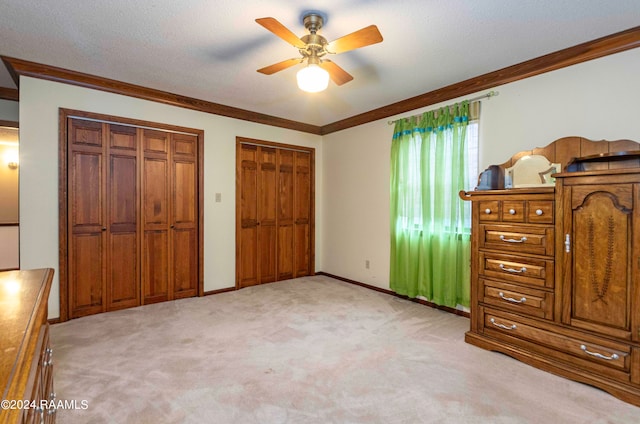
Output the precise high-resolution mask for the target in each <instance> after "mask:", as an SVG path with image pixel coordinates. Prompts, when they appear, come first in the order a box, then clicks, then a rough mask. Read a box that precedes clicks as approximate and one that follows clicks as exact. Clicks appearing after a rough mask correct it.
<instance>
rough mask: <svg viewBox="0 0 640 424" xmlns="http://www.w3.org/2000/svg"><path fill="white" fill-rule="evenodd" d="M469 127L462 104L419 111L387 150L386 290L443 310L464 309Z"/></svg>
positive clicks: (467, 272) (466, 109) (467, 263)
mask: <svg viewBox="0 0 640 424" xmlns="http://www.w3.org/2000/svg"><path fill="white" fill-rule="evenodd" d="M468 123H469V104H468V102H462V103H460V104H456V105H453V106H451V107H444V108H441V109H439V110H437V111H430V112H425V113H424V114H423V115H422V116H421V117H419V118H417V117H412V118H409V119H402V120H399V121H397V122H396V126H395V130H394V135H393V141H392V144H391V267H390V268H391V271H390V286H391V289H392V290H394V291H395V292H396V293H398V294H402V295H406V296H408V297H412V298H413V297H417V296H423V297H425V298H426V299H428V300H429V301H431V302H434V303H436V304H438V305H444V306H449V307H456V306H457V305H463V306H469V292H470V252H471V247H470V245H471V231H470V230H471V229H470V212H469V211H470V209H469V208H468V207H466V205H464V203H463V201H462V200H461V199H460V198H459V197H458V193H459V191H460V190H464V189H468V187H465V182H466V181H468V164H467V146H466V140H467V126H468Z"/></svg>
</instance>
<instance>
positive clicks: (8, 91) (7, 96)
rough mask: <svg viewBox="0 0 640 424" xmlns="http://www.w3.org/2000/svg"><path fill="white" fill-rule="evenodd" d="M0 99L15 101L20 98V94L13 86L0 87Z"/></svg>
mask: <svg viewBox="0 0 640 424" xmlns="http://www.w3.org/2000/svg"><path fill="white" fill-rule="evenodd" d="M0 99H2V100H12V101H14V102H17V101H19V100H20V95H19V93H18V90H17V89H15V88H5V87H0Z"/></svg>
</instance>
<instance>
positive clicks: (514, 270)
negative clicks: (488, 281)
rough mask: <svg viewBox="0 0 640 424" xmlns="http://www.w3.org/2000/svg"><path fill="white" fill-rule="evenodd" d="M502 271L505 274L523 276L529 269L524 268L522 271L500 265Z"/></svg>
mask: <svg viewBox="0 0 640 424" xmlns="http://www.w3.org/2000/svg"><path fill="white" fill-rule="evenodd" d="M500 269H501V270H503V271H505V272H513V273H514V274H522V273H523V272H527V268H525V267H522V268H520V269H513V268H507V267H506V266H504V264H500Z"/></svg>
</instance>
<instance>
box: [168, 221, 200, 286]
mask: <svg viewBox="0 0 640 424" xmlns="http://www.w3.org/2000/svg"><path fill="white" fill-rule="evenodd" d="M196 245H197V237H196V231H195V230H193V229H176V230H174V232H173V246H174V250H173V252H174V253H173V272H174V288H173V290H174V293H175V296H174V297H175V298H183V297H191V296H195V295H196V291H197V281H198V256H197V255H196V254H194V246H196Z"/></svg>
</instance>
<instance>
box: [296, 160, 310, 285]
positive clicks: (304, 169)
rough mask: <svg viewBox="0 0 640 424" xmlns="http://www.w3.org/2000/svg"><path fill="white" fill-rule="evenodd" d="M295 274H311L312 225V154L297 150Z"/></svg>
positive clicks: (297, 275) (299, 275) (298, 275)
mask: <svg viewBox="0 0 640 424" xmlns="http://www.w3.org/2000/svg"><path fill="white" fill-rule="evenodd" d="M295 169H296V175H295V184H294V186H295V196H294V197H295V211H294V213H295V217H294V218H295V240H294V245H295V257H294V261H295V276H296V277H302V276H305V275H309V274H310V272H311V270H310V266H311V265H310V243H311V240H310V237H309V236H310V225H311V219H310V215H311V155H310V154H309V153H303V152H296V161H295Z"/></svg>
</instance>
